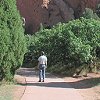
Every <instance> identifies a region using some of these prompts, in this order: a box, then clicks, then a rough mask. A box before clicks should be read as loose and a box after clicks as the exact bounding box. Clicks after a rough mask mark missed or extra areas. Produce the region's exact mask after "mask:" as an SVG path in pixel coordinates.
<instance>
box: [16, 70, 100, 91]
mask: <svg viewBox="0 0 100 100" xmlns="http://www.w3.org/2000/svg"><path fill="white" fill-rule="evenodd" d="M16 73H17V75H21V76H24V77H33V78H34V77H38V71H35V70H34V69H33V68H22V69H20V70H17V72H16ZM46 78H50V80H51V81H50V82H49V81H48V79H46V81H47V82H44V83H43V82H41V83H39V82H35V81H31V82H30V81H28V82H27V84H24V85H27V86H40V87H55V88H72V87H73V88H75V89H86V88H92V87H94V86H96V85H100V77H98V78H88V79H83V80H78V81H75V82H68V81H67V82H66V81H65V82H60V81H57V82H56V81H55V80H56V79H57V80H58V79H60V78H57V77H56V76H53V75H51V74H49V73H46ZM53 78H54V79H53ZM21 85H23V84H21Z"/></svg>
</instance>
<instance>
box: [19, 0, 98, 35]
mask: <svg viewBox="0 0 100 100" xmlns="http://www.w3.org/2000/svg"><path fill="white" fill-rule="evenodd" d="M99 2H100V0H17V7H18V9H19V11H20V14H21V15H22V17H24V18H25V20H26V23H25V29H26V33H30V34H33V33H34V32H36V31H38V30H39V28H40V24H41V23H42V24H43V26H44V27H48V28H50V27H52V26H53V25H55V24H57V23H58V22H68V21H69V20H72V19H75V18H78V17H79V16H81V14H82V12H83V11H84V9H85V8H86V7H87V8H91V9H93V10H95V8H96V5H97V4H98V3H99Z"/></svg>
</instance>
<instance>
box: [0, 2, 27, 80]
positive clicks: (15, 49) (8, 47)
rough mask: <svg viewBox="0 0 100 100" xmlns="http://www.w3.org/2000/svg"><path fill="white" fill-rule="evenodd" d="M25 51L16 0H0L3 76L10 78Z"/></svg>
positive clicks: (1, 66) (0, 50)
mask: <svg viewBox="0 0 100 100" xmlns="http://www.w3.org/2000/svg"><path fill="white" fill-rule="evenodd" d="M25 51H26V44H25V37H24V29H23V27H22V20H21V17H20V15H19V12H18V11H17V7H16V0H0V71H1V75H2V76H3V78H5V79H6V80H12V78H13V76H14V74H15V70H16V69H17V68H19V67H20V66H21V64H22V62H23V56H24V53H25Z"/></svg>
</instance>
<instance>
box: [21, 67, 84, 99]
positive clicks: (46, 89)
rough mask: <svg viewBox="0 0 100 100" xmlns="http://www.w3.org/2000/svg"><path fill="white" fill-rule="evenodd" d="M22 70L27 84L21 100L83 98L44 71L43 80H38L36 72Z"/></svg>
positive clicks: (59, 79) (62, 81)
mask: <svg viewBox="0 0 100 100" xmlns="http://www.w3.org/2000/svg"><path fill="white" fill-rule="evenodd" d="M22 72H25V73H24V77H25V78H26V82H27V85H26V90H25V92H24V94H23V96H22V98H21V100H84V99H83V97H82V96H81V95H80V94H79V93H78V91H77V90H75V89H74V88H72V87H71V86H70V84H68V83H67V82H65V81H64V80H63V79H61V78H58V77H55V76H52V75H50V74H49V73H46V79H45V82H38V72H36V71H34V70H26V69H25V70H24V71H22ZM22 72H21V73H22Z"/></svg>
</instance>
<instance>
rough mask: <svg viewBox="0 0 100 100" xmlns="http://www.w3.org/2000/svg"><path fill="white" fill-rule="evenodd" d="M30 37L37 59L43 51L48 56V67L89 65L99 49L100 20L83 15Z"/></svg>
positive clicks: (31, 50)
mask: <svg viewBox="0 0 100 100" xmlns="http://www.w3.org/2000/svg"><path fill="white" fill-rule="evenodd" d="M27 38H28V39H29V40H30V43H29V44H31V46H29V50H30V52H32V53H33V56H34V58H35V59H34V61H36V60H37V58H38V57H39V54H40V52H41V51H44V52H45V53H46V55H47V57H48V66H53V65H55V66H56V65H59V63H60V66H61V65H62V66H63V65H64V66H65V65H66V67H67V68H68V66H69V67H70V68H71V67H72V66H77V67H79V66H85V67H86V64H88V63H90V60H92V59H94V58H95V59H96V57H97V48H100V21H97V20H95V19H85V18H80V19H77V20H73V21H70V22H69V23H63V24H61V23H59V24H58V25H56V26H54V27H53V28H52V29H44V30H41V31H39V32H37V33H36V34H35V35H33V36H27ZM84 64H85V65H84ZM60 66H58V69H60ZM64 68H65V67H64ZM65 69H66V68H65Z"/></svg>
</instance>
